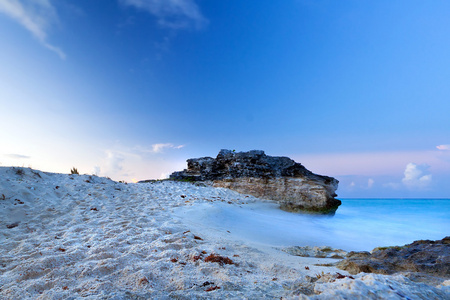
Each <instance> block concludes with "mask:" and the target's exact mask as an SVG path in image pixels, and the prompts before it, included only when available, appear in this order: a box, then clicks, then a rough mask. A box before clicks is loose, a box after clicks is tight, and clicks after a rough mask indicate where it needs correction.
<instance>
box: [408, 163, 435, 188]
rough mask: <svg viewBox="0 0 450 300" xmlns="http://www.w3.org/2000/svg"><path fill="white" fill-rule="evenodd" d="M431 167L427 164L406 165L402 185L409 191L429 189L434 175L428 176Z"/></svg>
mask: <svg viewBox="0 0 450 300" xmlns="http://www.w3.org/2000/svg"><path fill="white" fill-rule="evenodd" d="M428 168H429V166H428V165H427V164H421V165H417V164H415V163H409V164H408V165H406V169H405V172H404V177H403V179H402V183H403V184H404V185H405V186H406V187H407V188H409V189H413V190H420V189H425V188H428V187H429V185H430V184H431V180H432V175H431V174H426V173H427V172H428Z"/></svg>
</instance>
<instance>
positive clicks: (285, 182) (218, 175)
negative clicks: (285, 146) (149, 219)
mask: <svg viewBox="0 0 450 300" xmlns="http://www.w3.org/2000/svg"><path fill="white" fill-rule="evenodd" d="M187 165H188V168H187V169H185V170H184V171H181V172H174V173H173V174H172V175H170V178H171V179H175V180H189V181H206V182H211V183H212V184H213V186H215V187H224V188H229V189H231V190H234V191H237V192H240V193H244V194H250V195H253V196H255V197H259V198H262V199H268V200H275V201H278V202H279V203H280V208H281V209H283V210H287V211H310V212H320V213H332V212H334V211H336V209H337V208H338V206H339V205H340V204H341V201H340V200H337V199H335V197H336V196H337V195H336V193H335V192H336V189H337V187H338V183H339V182H338V181H337V180H336V179H335V178H332V177H328V176H322V175H317V174H314V173H312V172H311V171H309V170H307V169H306V168H305V167H304V166H302V165H301V164H300V163H296V162H295V161H293V160H292V159H290V158H288V157H274V156H268V155H266V154H265V153H264V151H261V150H253V151H248V152H234V151H231V150H221V151H220V152H219V154H218V155H217V157H216V158H212V157H202V158H193V159H188V160H187Z"/></svg>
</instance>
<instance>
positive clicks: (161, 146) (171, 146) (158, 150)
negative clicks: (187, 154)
mask: <svg viewBox="0 0 450 300" xmlns="http://www.w3.org/2000/svg"><path fill="white" fill-rule="evenodd" d="M183 147H184V145H178V146H175V145H174V144H172V143H165V144H153V145H152V151H153V152H155V153H161V152H163V151H164V149H181V148H183Z"/></svg>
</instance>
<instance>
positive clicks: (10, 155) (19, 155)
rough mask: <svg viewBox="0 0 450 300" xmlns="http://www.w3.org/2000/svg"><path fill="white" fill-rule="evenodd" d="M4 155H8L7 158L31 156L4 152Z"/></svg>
mask: <svg viewBox="0 0 450 300" xmlns="http://www.w3.org/2000/svg"><path fill="white" fill-rule="evenodd" d="M5 156H7V157H9V158H13V159H30V158H31V156H28V155H22V154H13V153H11V154H5Z"/></svg>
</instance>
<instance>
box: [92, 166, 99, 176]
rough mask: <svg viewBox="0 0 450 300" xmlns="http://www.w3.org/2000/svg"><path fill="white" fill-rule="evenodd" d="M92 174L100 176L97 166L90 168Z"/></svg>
mask: <svg viewBox="0 0 450 300" xmlns="http://www.w3.org/2000/svg"><path fill="white" fill-rule="evenodd" d="M92 175H95V176H100V167H99V166H95V167H94V168H93V169H92Z"/></svg>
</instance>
